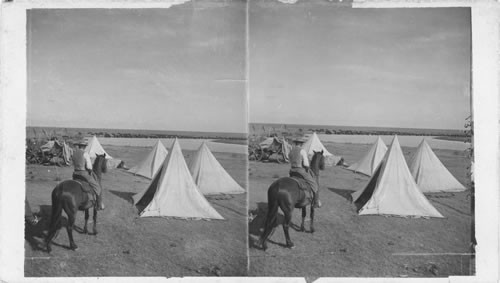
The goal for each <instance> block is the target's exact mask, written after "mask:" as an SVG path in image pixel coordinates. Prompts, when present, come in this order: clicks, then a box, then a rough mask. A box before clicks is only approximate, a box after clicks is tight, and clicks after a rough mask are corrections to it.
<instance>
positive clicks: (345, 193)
mask: <svg viewBox="0 0 500 283" xmlns="http://www.w3.org/2000/svg"><path fill="white" fill-rule="evenodd" d="M328 189H329V190H330V191H331V192H334V193H336V194H338V195H339V196H341V197H343V198H345V199H346V200H347V201H350V202H352V193H354V192H355V191H354V190H346V189H337V188H328Z"/></svg>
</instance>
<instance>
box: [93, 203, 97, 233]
mask: <svg viewBox="0 0 500 283" xmlns="http://www.w3.org/2000/svg"><path fill="white" fill-rule="evenodd" d="M92 219H93V220H94V225H93V231H94V233H93V234H92V235H97V204H96V205H95V206H94V215H92Z"/></svg>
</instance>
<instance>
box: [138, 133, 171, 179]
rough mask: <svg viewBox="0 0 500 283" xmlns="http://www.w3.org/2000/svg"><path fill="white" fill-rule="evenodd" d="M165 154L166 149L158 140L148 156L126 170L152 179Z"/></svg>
mask: <svg viewBox="0 0 500 283" xmlns="http://www.w3.org/2000/svg"><path fill="white" fill-rule="evenodd" d="M167 154H168V150H167V149H166V148H165V146H164V145H163V143H162V142H161V141H160V140H158V141H157V142H156V144H155V145H154V146H153V149H152V150H151V151H150V152H149V154H148V156H146V158H145V159H143V160H142V161H141V162H139V163H138V165H136V166H134V167H132V168H130V169H129V170H128V172H130V173H133V174H135V175H141V176H143V177H146V178H148V179H152V178H153V176H154V175H155V173H156V172H157V171H158V170H159V169H160V167H161V165H162V164H163V161H165V158H166V157H167Z"/></svg>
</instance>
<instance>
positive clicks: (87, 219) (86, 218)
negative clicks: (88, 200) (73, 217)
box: [83, 209, 89, 234]
mask: <svg viewBox="0 0 500 283" xmlns="http://www.w3.org/2000/svg"><path fill="white" fill-rule="evenodd" d="M88 222H89V210H88V209H85V225H84V226H83V233H84V234H88V233H89V231H88V229H87V223H88Z"/></svg>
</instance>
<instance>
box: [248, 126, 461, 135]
mask: <svg viewBox="0 0 500 283" xmlns="http://www.w3.org/2000/svg"><path fill="white" fill-rule="evenodd" d="M249 129H250V134H251V135H252V134H261V133H265V132H268V133H269V132H271V133H273V132H274V133H285V132H287V133H294V132H301V133H308V132H309V133H310V132H313V131H314V132H317V133H326V134H344V135H359V134H367V135H369V134H386V135H393V134H399V135H415V136H465V133H464V130H465V128H464V129H463V130H461V129H422V128H394V127H357V126H337V125H299V124H275V123H250V125H249Z"/></svg>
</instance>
